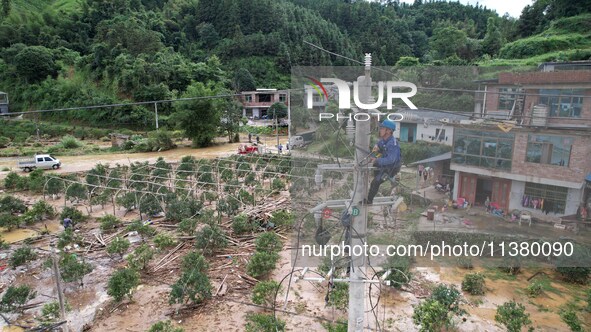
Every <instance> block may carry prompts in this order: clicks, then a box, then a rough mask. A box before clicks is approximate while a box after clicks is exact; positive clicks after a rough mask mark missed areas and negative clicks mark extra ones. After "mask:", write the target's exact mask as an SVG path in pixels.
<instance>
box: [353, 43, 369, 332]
mask: <svg viewBox="0 0 591 332" xmlns="http://www.w3.org/2000/svg"><path fill="white" fill-rule="evenodd" d="M357 82H358V84H359V99H360V100H361V101H363V102H364V103H367V102H368V100H369V98H370V95H371V54H370V53H366V54H365V76H360V77H359V78H357ZM356 125H357V126H356V128H355V165H357V171H356V172H355V175H354V178H353V181H354V183H355V184H356V188H357V189H356V190H355V193H354V196H353V200H354V201H353V202H357V201H362V200H364V199H365V198H366V196H367V184H368V178H369V176H368V175H369V174H368V169H367V167H361V165H360V163H361V162H362V161H364V160H366V158H367V151H366V150H365V149H367V148H368V147H369V135H370V123H369V121H357V123H356ZM359 210H360V211H359V215H358V216H354V217H353V220H352V223H351V228H352V229H351V232H350V234H351V248H355V247H356V246H359V247H363V245H364V243H365V241H366V238H367V236H366V235H367V234H366V233H367V205H365V204H362V206H361V207H360V209H359ZM352 251H353V252H355V250H352ZM353 252H351V270H350V283H349V327H348V331H349V332H358V331H363V328H364V325H365V323H366V322H365V286H366V285H365V282H364V280H365V275H366V274H365V266H366V258H365V256H364V255H363V254H360V255H353Z"/></svg>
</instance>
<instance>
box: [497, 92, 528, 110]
mask: <svg viewBox="0 0 591 332" xmlns="http://www.w3.org/2000/svg"><path fill="white" fill-rule="evenodd" d="M521 92H522V90H521V89H518V88H499V107H498V108H497V109H498V110H499V111H510V110H512V109H513V105H515V99H516V98H517V94H518V93H521Z"/></svg>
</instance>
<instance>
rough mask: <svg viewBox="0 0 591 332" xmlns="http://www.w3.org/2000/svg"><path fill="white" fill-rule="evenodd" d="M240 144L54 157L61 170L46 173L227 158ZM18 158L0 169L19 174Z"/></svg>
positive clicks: (2, 161)
mask: <svg viewBox="0 0 591 332" xmlns="http://www.w3.org/2000/svg"><path fill="white" fill-rule="evenodd" d="M240 144H241V143H232V144H229V143H226V144H220V145H216V146H212V147H207V148H201V149H193V148H187V147H181V148H177V149H173V150H168V151H162V152H146V153H113V154H101V155H84V156H61V157H60V156H56V157H57V158H58V159H60V161H61V162H62V168H61V169H59V170H55V171H53V170H50V171H48V172H55V173H72V172H81V171H87V170H90V169H92V168H93V167H94V166H95V165H96V164H98V163H103V164H110V165H113V166H114V165H115V164H122V165H123V164H127V165H129V163H132V162H135V161H142V162H143V161H148V162H150V163H154V162H156V160H157V159H158V157H163V158H164V159H165V160H166V161H168V162H174V161H179V160H180V159H181V158H182V157H184V156H194V157H196V158H216V157H227V156H230V155H232V154H235V153H236V151H237V150H238V147H239V146H240ZM17 159H18V158H0V169H3V168H5V167H7V168H9V169H11V170H13V171H18V172H21V171H20V170H19V169H17V168H16V162H17ZM6 174H8V172H7V171H4V172H0V179H2V178H4V176H6Z"/></svg>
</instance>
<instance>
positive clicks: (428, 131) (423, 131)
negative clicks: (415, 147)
mask: <svg viewBox="0 0 591 332" xmlns="http://www.w3.org/2000/svg"><path fill="white" fill-rule="evenodd" d="M437 129H445V135H442V137H441V138H442V140H441V142H439V141H437V140H435V141H433V140H431V139H430V138H429V136H435V132H436V131H437ZM453 130H454V129H453V127H451V126H448V125H444V126H443V127H442V126H441V125H436V124H429V125H428V126H427V128H425V125H423V124H422V123H419V124H417V140H422V141H426V142H434V143H441V144H445V145H450V146H451V145H452V144H453ZM421 135H423V136H422V137H421ZM445 137H447V141H446V140H445Z"/></svg>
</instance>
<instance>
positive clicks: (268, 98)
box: [241, 89, 289, 119]
mask: <svg viewBox="0 0 591 332" xmlns="http://www.w3.org/2000/svg"><path fill="white" fill-rule="evenodd" d="M241 102H242V115H243V116H246V117H248V118H252V119H262V118H265V117H269V118H271V117H272V116H273V115H272V114H267V111H268V110H269V108H270V107H271V105H273V104H275V103H277V102H281V103H285V105H286V106H288V102H289V101H288V100H287V91H278V90H276V89H257V90H256V91H244V92H242V96H241Z"/></svg>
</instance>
